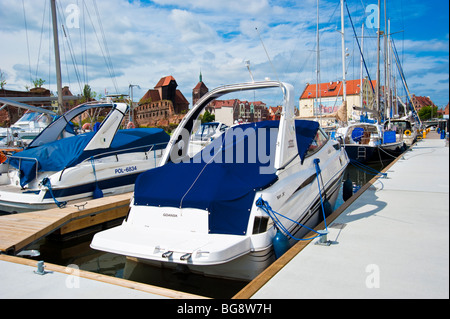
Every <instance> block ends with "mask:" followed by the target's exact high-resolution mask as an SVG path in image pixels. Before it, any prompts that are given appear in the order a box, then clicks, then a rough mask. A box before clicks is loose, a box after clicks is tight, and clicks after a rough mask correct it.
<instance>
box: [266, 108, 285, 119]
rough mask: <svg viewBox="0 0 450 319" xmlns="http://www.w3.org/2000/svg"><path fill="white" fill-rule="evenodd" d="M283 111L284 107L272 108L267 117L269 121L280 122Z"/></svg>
mask: <svg viewBox="0 0 450 319" xmlns="http://www.w3.org/2000/svg"><path fill="white" fill-rule="evenodd" d="M282 111H283V107H282V106H270V107H269V114H268V116H267V119H268V120H279V119H280V117H281V112H282Z"/></svg>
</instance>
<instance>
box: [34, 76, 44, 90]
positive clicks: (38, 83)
mask: <svg viewBox="0 0 450 319" xmlns="http://www.w3.org/2000/svg"><path fill="white" fill-rule="evenodd" d="M44 83H45V80H43V79H41V78H39V79H36V80H34V81H33V84H34V87H35V88H40V87H41V86H42V85H43V84H44Z"/></svg>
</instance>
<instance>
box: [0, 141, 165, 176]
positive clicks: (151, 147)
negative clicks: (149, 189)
mask: <svg viewBox="0 0 450 319" xmlns="http://www.w3.org/2000/svg"><path fill="white" fill-rule="evenodd" d="M166 145H167V142H163V143H155V144H148V145H143V146H135V147H131V148H127V149H121V150H115V151H110V152H106V153H101V154H96V155H93V156H91V157H89V158H87V159H85V160H83V161H82V162H81V163H80V164H83V163H85V162H88V161H91V160H92V159H93V160H95V159H98V158H103V157H106V156H110V155H116V161H117V162H118V161H119V157H118V155H120V154H123V153H129V152H130V151H133V150H139V149H143V148H145V147H148V149H147V150H146V151H144V153H145V156H146V159H148V154H149V153H150V152H152V151H154V153H153V159H154V161H155V165H156V158H157V157H161V156H162V152H163V150H164V148H165V146H166ZM158 146H162V147H161V148H157V147H158ZM158 149H159V150H161V154H160V155H159V156H157V155H156V151H157V150H158ZM8 157H9V159H11V158H14V159H18V160H19V167H18V168H17V171H18V172H20V169H21V165H22V161H23V160H26V161H35V162H36V177H35V178H37V177H38V171H39V161H38V159H37V158H34V157H21V156H14V155H10V156H8ZM9 168H10V161H9V160H8V169H7V172H8V178H9V179H10V180H11V177H10V175H9V171H10V169H9ZM66 168H67V167H66ZM66 168H64V169H63V170H62V172H61V176H62V174H63V172H64V171H65V169H66ZM61 176H60V179H61Z"/></svg>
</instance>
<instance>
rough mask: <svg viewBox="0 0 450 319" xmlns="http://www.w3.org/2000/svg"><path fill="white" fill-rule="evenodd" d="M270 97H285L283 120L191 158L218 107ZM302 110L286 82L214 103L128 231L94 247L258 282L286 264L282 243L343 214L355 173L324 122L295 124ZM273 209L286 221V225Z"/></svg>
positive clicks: (188, 124)
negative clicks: (336, 211) (340, 202)
mask: <svg viewBox="0 0 450 319" xmlns="http://www.w3.org/2000/svg"><path fill="white" fill-rule="evenodd" d="M261 89H272V90H276V91H277V92H278V89H280V93H281V94H282V96H283V99H284V102H283V112H282V115H281V118H280V120H277V121H263V122H257V123H246V124H241V125H235V126H232V127H230V128H228V129H227V130H225V131H224V132H223V133H222V134H221V135H220V136H218V137H216V138H215V139H214V140H213V141H212V142H211V143H210V144H209V145H208V146H206V147H205V148H204V149H202V150H201V151H200V152H198V153H197V154H194V155H192V156H189V152H188V149H189V142H190V137H189V136H190V135H191V134H193V133H195V130H194V129H193V127H194V123H195V121H196V118H197V117H198V115H199V114H200V113H201V111H202V110H203V109H204V108H205V107H206V106H207V105H208V104H209V103H210V102H211V101H212V100H214V99H216V98H219V97H220V96H222V95H224V94H228V93H235V92H241V91H249V90H261ZM294 108H295V106H294V88H293V87H292V86H291V85H290V84H287V83H283V82H277V81H263V82H252V83H243V84H234V85H227V86H223V87H219V88H216V89H214V90H212V91H210V92H209V93H207V94H205V95H204V96H203V97H202V98H201V99H200V100H199V101H198V102H197V103H196V105H194V106H193V108H192V109H191V110H190V112H189V113H188V114H187V115H186V116H185V117H184V119H183V120H182V121H181V123H180V125H179V126H178V128H177V130H176V131H175V132H174V134H173V135H172V137H171V140H170V141H169V143H168V146H167V148H166V149H165V151H164V154H163V156H162V159H161V162H160V164H159V167H157V168H155V169H153V170H149V171H147V172H145V173H143V174H141V175H140V176H139V177H138V178H137V180H136V184H135V189H134V194H133V198H132V199H131V202H130V210H129V214H128V216H127V218H126V219H125V220H124V222H123V223H122V225H120V226H117V227H114V228H111V229H108V230H105V231H102V232H99V233H97V234H96V235H95V236H94V237H93V240H92V242H91V247H92V248H93V249H97V250H101V251H106V252H110V253H115V254H120V255H125V256H130V257H134V258H136V259H137V260H139V261H141V262H144V263H148V264H151V265H155V266H158V267H169V268H180V267H181V268H182V269H184V270H189V271H191V272H195V273H200V274H203V275H206V276H214V277H221V278H228V279H235V280H244V281H248V280H252V279H253V278H255V277H256V276H257V275H258V274H259V273H261V272H262V271H263V270H264V269H265V268H266V267H267V266H269V265H270V264H271V263H272V262H273V261H274V260H275V259H276V257H278V256H279V255H278V256H277V255H276V254H275V250H274V242H273V240H274V239H275V238H276V237H277V235H278V234H279V232H280V231H281V232H282V233H283V236H284V238H287V239H286V240H287V241H288V242H289V245H286V248H288V247H289V246H290V245H292V244H293V243H294V242H296V241H297V240H301V238H303V237H304V236H305V235H306V234H307V233H309V231H310V229H311V228H313V227H315V226H317V225H318V224H319V223H320V222H321V221H322V220H323V218H326V215H325V216H324V212H325V210H324V209H322V207H323V203H324V201H328V202H329V204H330V206H334V204H335V202H336V199H337V196H338V193H339V189H340V187H341V181H342V177H343V174H344V171H345V168H346V167H347V165H348V163H349V159H348V157H347V155H346V152H345V150H344V149H343V148H342V147H341V146H340V144H339V143H338V142H337V141H335V140H332V139H330V138H329V137H328V136H327V135H326V133H325V132H324V131H323V130H322V129H321V128H320V127H319V124H318V123H317V122H315V121H307V120H295V114H294ZM269 207H270V211H271V212H276V213H278V214H281V215H282V216H284V217H285V218H282V217H278V218H279V219H281V223H279V221H277V220H276V219H274V218H271V217H270V215H271V214H270V215H269V214H268V213H267V209H268V208H269ZM328 213H330V211H329V212H328ZM281 225H282V226H281ZM280 229H281V230H280Z"/></svg>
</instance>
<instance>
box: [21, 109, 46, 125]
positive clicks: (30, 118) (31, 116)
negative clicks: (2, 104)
mask: <svg viewBox="0 0 450 319" xmlns="http://www.w3.org/2000/svg"><path fill="white" fill-rule="evenodd" d="M52 120H53V118H52V117H51V116H50V115H48V114H45V113H39V112H27V113H25V114H24V115H22V117H21V118H20V119H19V120H18V121H17V122H36V123H39V124H42V126H47V125H48V124H50V123H51V122H52Z"/></svg>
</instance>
